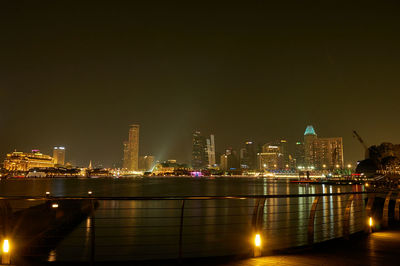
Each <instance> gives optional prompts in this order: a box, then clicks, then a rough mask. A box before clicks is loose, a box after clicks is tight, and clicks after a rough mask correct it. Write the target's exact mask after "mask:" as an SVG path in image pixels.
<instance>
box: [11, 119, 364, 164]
mask: <svg viewBox="0 0 400 266" xmlns="http://www.w3.org/2000/svg"><path fill="white" fill-rule="evenodd" d="M139 129H140V125H139V124H131V125H130V126H129V134H128V140H127V141H124V142H123V145H122V147H123V149H122V152H121V154H122V155H121V157H120V158H119V159H118V161H116V162H114V163H113V165H104V164H103V163H102V162H96V161H95V162H94V163H95V165H96V167H106V168H121V169H122V168H124V169H128V170H129V171H140V170H143V169H149V168H151V167H150V166H151V165H154V163H155V162H162V161H168V160H174V161H176V158H167V157H164V158H163V157H161V156H160V155H159V154H144V153H143V152H139V150H140V146H141V145H140V141H139V140H140V136H139ZM310 138H311V139H310ZM298 144H301V151H300V154H299V151H298V146H299V145H298ZM191 145H192V149H191V156H190V158H185V159H184V160H181V161H179V160H178V161H179V162H180V163H183V164H186V165H190V166H191V167H193V168H194V169H204V168H212V167H213V166H222V168H227V165H228V161H227V160H228V159H229V156H230V155H234V157H235V163H234V165H235V166H234V168H237V169H244V170H262V169H263V167H262V166H261V165H262V164H264V163H261V162H262V161H263V160H264V159H261V157H260V156H263V154H264V153H265V152H267V153H271V152H273V153H275V152H276V154H278V153H279V154H281V155H282V156H283V158H281V159H279V160H278V159H277V158H275V159H273V160H278V161H279V162H278V161H276V162H275V163H274V165H275V166H274V167H275V168H280V169H284V168H286V169H288V168H298V167H299V166H300V167H303V168H304V167H305V168H307V167H311V166H312V167H315V168H316V169H323V168H326V169H332V168H338V167H339V166H340V168H345V163H346V165H352V164H353V165H355V164H354V163H355V162H352V161H350V160H347V161H345V160H344V159H343V157H344V156H343V139H342V137H328V138H326V137H325V138H321V137H319V138H318V137H317V134H316V132H315V129H314V127H313V126H312V125H307V126H306V129H305V132H304V136H303V137H302V138H298V140H297V141H295V142H288V140H287V139H286V138H279V139H274V140H272V139H268V140H265V139H264V140H263V141H260V142H256V141H249V140H248V139H247V140H246V141H244V142H243V141H242V142H240V143H236V144H229V145H227V146H225V147H219V148H218V149H217V148H216V144H215V136H214V134H210V135H209V137H207V136H205V135H203V134H202V133H201V132H200V131H198V130H195V131H193V132H192V143H191ZM278 147H279V148H278ZM271 149H272V150H271ZM274 149H278V150H276V151H273V150H274ZM336 149H338V150H336ZM267 150H268V151H267ZM14 151H17V150H16V149H14ZM29 151H30V150H29ZM22 152H26V150H22ZM32 152H40V150H39V149H32ZM307 154H308V155H307ZM332 154H334V155H332ZM332 156H333V157H335V158H336V156H338V157H337V159H333V157H332ZM259 157H260V158H259ZM53 158H54V161H55V164H58V165H61V166H62V165H64V164H65V162H66V160H65V147H62V146H55V147H54V148H53ZM363 159H364V157H363V158H360V159H358V161H361V160H363ZM229 160H231V159H229ZM87 161H89V162H90V164H91V163H92V159H90V158H89V159H87ZM68 163H69V164H70V165H74V166H84V165H85V163H82V164H76V163H74V160H73V159H72V160H68ZM229 164H232V162H231V161H230V162H229ZM264 165H265V164H264ZM322 165H323V167H322ZM232 167H233V166H232ZM264 168H265V167H264ZM227 169H228V168H227Z"/></svg>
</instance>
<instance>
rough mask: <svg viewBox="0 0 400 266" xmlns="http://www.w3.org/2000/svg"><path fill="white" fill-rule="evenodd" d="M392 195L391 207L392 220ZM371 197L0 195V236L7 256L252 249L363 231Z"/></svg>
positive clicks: (114, 257) (239, 252) (156, 255)
mask: <svg viewBox="0 0 400 266" xmlns="http://www.w3.org/2000/svg"><path fill="white" fill-rule="evenodd" d="M398 194H399V195H397V198H396V205H395V211H394V218H395V219H397V220H399V216H400V215H399V208H400V193H398ZM367 196H368V200H367ZM391 197H392V192H389V193H388V194H387V195H386V197H385V203H384V206H383V213H382V225H383V226H387V225H388V220H389V202H390V199H391ZM374 199H375V194H374V193H368V192H344V193H325V194H322V193H320V194H298V195H294V194H293V195H260V196H254V195H241V196H190V197H95V196H94V195H89V196H87V197H51V196H50V195H47V196H46V197H0V203H1V205H0V206H1V212H0V215H1V217H0V218H1V230H2V231H1V233H2V239H7V240H9V241H10V243H11V249H12V250H13V246H14V247H15V248H14V250H15V252H13V253H11V260H13V259H15V260H21V259H22V260H26V259H28V260H30V259H36V260H46V261H54V260H57V261H88V262H91V263H92V264H94V262H95V261H119V260H124V261H130V260H149V259H174V258H176V259H184V258H190V257H204V256H228V255H231V256H254V255H255V256H259V255H267V254H269V253H271V252H273V251H274V250H279V249H284V248H288V247H295V246H303V245H310V244H313V243H315V242H321V241H325V240H328V239H333V238H337V237H349V235H350V234H352V233H355V232H360V231H364V230H366V231H369V230H370V229H369V227H368V223H367V221H368V217H371V216H372V207H373V204H374ZM256 235H258V237H259V240H260V241H261V242H260V243H258V244H254V237H255V236H256ZM27 240H30V241H27ZM22 243H24V244H22ZM3 257H4V253H3ZM9 262H10V261H9V260H8V263H9ZM4 263H7V261H3V264H4Z"/></svg>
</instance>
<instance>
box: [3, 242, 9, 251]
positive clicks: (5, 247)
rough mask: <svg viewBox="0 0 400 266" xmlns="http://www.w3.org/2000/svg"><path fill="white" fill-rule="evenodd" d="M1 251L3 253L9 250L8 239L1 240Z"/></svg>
mask: <svg viewBox="0 0 400 266" xmlns="http://www.w3.org/2000/svg"><path fill="white" fill-rule="evenodd" d="M3 252H4V253H8V252H10V243H9V242H8V239H4V241H3Z"/></svg>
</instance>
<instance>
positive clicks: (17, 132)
mask: <svg viewBox="0 0 400 266" xmlns="http://www.w3.org/2000/svg"><path fill="white" fill-rule="evenodd" d="M272 2H281V4H271V3H272ZM350 2H351V3H350ZM399 8H400V2H399V1H329V0H326V1H298V0H296V1H261V0H260V1H232V0H231V1H204V0H202V1H192V0H191V1H181V2H176V1H166V0H165V1H148V0H147V1H114V0H113V1H111V0H110V1H60V0H57V1H18V0H12V1H6V0H3V1H1V2H0V99H1V102H0V153H1V156H2V157H4V155H5V154H6V153H7V152H10V151H12V150H14V149H18V150H23V151H28V150H30V149H32V148H39V149H41V150H42V151H43V152H45V153H50V150H51V148H52V147H53V146H54V145H65V146H66V147H67V159H68V160H69V161H72V162H74V163H76V164H79V165H86V164H88V162H89V160H93V161H96V162H101V163H103V164H104V165H105V166H110V165H111V164H112V163H113V162H115V161H118V160H119V159H120V158H121V157H122V142H123V141H124V140H125V139H126V138H127V136H128V125H129V124H131V123H135V122H137V123H140V125H141V135H140V137H141V143H140V145H141V146H140V149H141V153H142V154H154V155H157V156H159V157H160V158H163V159H168V158H175V159H178V160H180V161H186V162H188V161H189V160H190V153H191V132H192V130H194V129H199V130H200V131H202V132H204V133H207V134H208V133H214V134H215V137H216V145H217V150H221V151H222V150H223V149H224V148H226V147H227V146H234V147H237V146H238V145H239V144H240V143H241V142H243V141H245V140H255V141H258V142H262V143H264V142H267V141H271V140H274V139H276V138H279V137H286V138H288V140H289V141H292V142H294V141H296V140H297V139H300V138H302V135H303V133H304V129H305V127H306V125H307V124H312V125H314V127H315V129H316V131H317V133H318V135H319V136H326V137H328V136H342V137H343V138H344V149H345V162H346V163H347V162H352V163H354V161H355V160H357V159H362V156H363V151H362V148H361V145H360V144H359V143H358V142H357V141H356V140H355V139H354V138H353V137H352V134H351V131H352V130H353V129H356V130H358V132H359V133H360V135H362V137H363V138H364V139H365V141H366V142H367V143H368V144H371V145H372V144H377V143H380V142H383V141H390V142H395V143H400V124H399V113H400V112H399V111H400V105H399V96H400V90H399V77H400V75H399V74H400V34H399V33H400V16H399V13H400V9H399Z"/></svg>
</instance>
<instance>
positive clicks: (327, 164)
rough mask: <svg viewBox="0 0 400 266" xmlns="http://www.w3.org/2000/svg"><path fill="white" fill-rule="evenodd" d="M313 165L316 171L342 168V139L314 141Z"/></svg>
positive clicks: (319, 139)
mask: <svg viewBox="0 0 400 266" xmlns="http://www.w3.org/2000/svg"><path fill="white" fill-rule="evenodd" d="M313 148H314V154H315V158H314V163H315V167H316V168H318V169H330V170H332V169H335V168H343V166H344V161H343V140H342V138H340V137H338V138H318V139H316V140H315V141H314V147H313Z"/></svg>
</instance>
